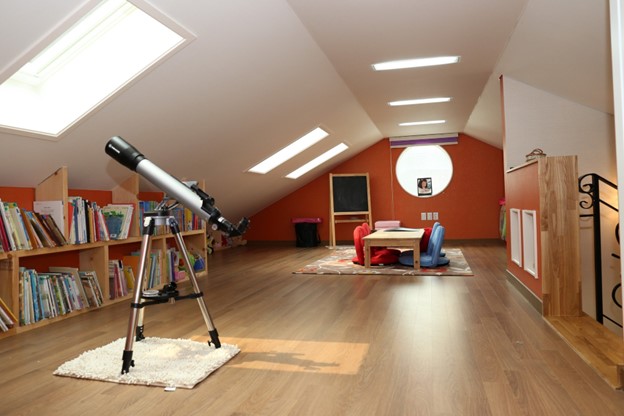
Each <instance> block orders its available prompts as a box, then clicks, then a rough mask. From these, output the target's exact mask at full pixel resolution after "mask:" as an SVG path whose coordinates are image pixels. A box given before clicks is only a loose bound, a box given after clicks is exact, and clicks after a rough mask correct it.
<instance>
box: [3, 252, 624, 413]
mask: <svg viewBox="0 0 624 416" xmlns="http://www.w3.org/2000/svg"><path fill="white" fill-rule="evenodd" d="M450 244H452V243H451V242H447V243H446V246H447V247H450V246H451V245H450ZM455 246H460V247H461V248H462V250H463V252H464V255H465V257H466V259H467V260H468V262H469V264H470V266H471V267H472V270H473V271H474V273H475V275H474V276H468V277H466V276H462V277H450V276H443V277H435V276H424V277H423V276H406V277H403V276H377V277H371V276H311V275H293V274H292V273H291V272H292V271H293V270H295V269H297V268H299V267H301V266H303V265H305V264H308V263H310V262H312V261H314V260H316V259H319V258H321V257H323V256H324V255H326V254H327V253H328V250H327V249H326V248H322V247H319V248H295V247H259V246H247V247H238V248H235V249H230V250H226V251H222V252H218V253H216V254H214V255H212V256H210V258H209V269H210V271H209V277H208V278H207V279H203V280H202V282H201V284H202V286H203V290H204V292H205V298H206V302H207V305H208V308H209V309H210V312H211V314H212V317H213V319H214V321H215V324H216V326H217V328H218V330H219V333H220V334H221V341H222V342H226V343H235V344H237V345H238V346H239V347H240V348H241V353H240V354H239V355H237V356H236V357H234V358H233V359H232V360H231V361H230V362H228V363H227V364H226V365H225V366H224V367H222V368H221V369H219V370H218V371H217V372H215V373H213V374H212V375H211V376H209V377H208V378H207V379H206V380H204V381H203V382H202V383H200V384H199V385H198V386H196V387H195V388H194V389H192V390H184V389H178V390H177V391H175V392H165V391H164V390H163V389H162V388H158V387H142V386H127V385H117V384H112V383H104V382H96V381H87V380H77V379H71V378H63V377H56V376H53V375H52V372H53V371H54V370H55V369H56V368H57V367H58V366H59V365H60V364H62V363H63V362H65V361H66V360H69V359H72V358H74V357H76V356H78V355H79V354H80V353H81V352H83V351H85V350H88V349H92V348H95V347H98V346H101V345H104V344H106V343H108V342H110V341H113V340H115V339H117V338H120V337H124V336H125V331H126V326H127V321H128V315H129V311H130V308H129V301H128V302H127V303H122V304H117V305H113V306H110V307H107V308H104V309H101V310H98V311H95V312H91V313H87V314H82V315H79V316H77V317H75V318H72V319H66V320H64V321H61V322H58V323H57V324H54V325H47V326H45V327H42V328H39V329H36V330H33V331H29V332H26V333H23V334H20V335H17V336H13V337H9V338H4V339H0V357H1V360H2V372H1V373H0V389H1V390H0V391H1V392H2V396H1V397H0V415H37V416H43V415H46V416H47V415H57V414H58V415H96V414H97V415H100V414H109V415H133V416H136V415H178V414H179V415H217V416H220V415H332V416H333V415H357V416H361V415H393V416H394V415H453V416H456V415H478V416H484V415H505V416H507V415H531V416H535V415H548V416H556V415H565V416H570V415H600V416H606V415H624V392H622V391H617V390H613V389H612V388H611V387H609V385H608V384H607V383H605V382H604V380H602V379H601V378H600V377H599V376H598V375H597V374H596V373H595V372H594V370H592V369H591V368H590V367H589V366H588V365H587V364H585V362H584V361H583V360H582V359H581V358H579V356H578V355H577V354H576V353H575V352H573V350H572V349H571V348H570V347H569V346H568V345H567V344H566V343H565V342H564V341H563V340H562V339H561V337H560V336H558V335H557V334H556V333H555V332H554V331H553V329H552V327H551V326H550V325H549V324H548V323H546V322H545V321H544V320H543V319H542V317H541V316H540V315H539V314H538V312H536V311H535V310H534V309H533V308H532V307H531V306H530V305H529V304H528V303H527V302H526V300H525V299H524V298H523V297H522V296H520V295H519V293H518V292H517V291H516V289H514V288H513V287H512V286H511V285H510V284H509V283H508V281H507V279H506V277H505V250H504V248H503V246H502V245H500V243H492V242H472V243H461V244H456V245H455ZM145 325H146V335H147V336H161V337H168V338H176V337H181V338H193V339H206V327H205V324H204V323H203V320H202V318H201V314H200V312H199V308H198V307H197V303H196V302H194V301H186V302H178V303H176V304H175V305H159V306H154V307H151V308H149V309H148V310H147V312H146V322H145ZM121 353H122V352H121V351H120V362H119V366H120V369H121ZM139 364H140V363H137V365H139Z"/></svg>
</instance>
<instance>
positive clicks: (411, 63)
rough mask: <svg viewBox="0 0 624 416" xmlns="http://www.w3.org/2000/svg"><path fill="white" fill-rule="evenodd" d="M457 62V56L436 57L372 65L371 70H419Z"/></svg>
mask: <svg viewBox="0 0 624 416" xmlns="http://www.w3.org/2000/svg"><path fill="white" fill-rule="evenodd" d="M457 62H459V56H436V57H433V58H417V59H404V60H401V61H389V62H380V63H378V64H373V68H374V69H375V71H387V70H390V69H404V68H420V67H423V66H435V65H447V64H456V63H457Z"/></svg>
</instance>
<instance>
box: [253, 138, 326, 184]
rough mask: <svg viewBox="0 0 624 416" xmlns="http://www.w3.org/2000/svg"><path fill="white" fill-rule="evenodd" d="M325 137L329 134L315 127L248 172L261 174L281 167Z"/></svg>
mask: <svg viewBox="0 0 624 416" xmlns="http://www.w3.org/2000/svg"><path fill="white" fill-rule="evenodd" d="M327 136H329V133H327V132H326V131H325V130H323V129H322V128H320V127H317V128H316V129H314V130H312V131H311V132H309V133H308V134H306V135H305V136H303V137H301V138H299V139H297V140H296V141H294V142H292V143H291V144H289V145H288V146H286V147H285V148H283V149H282V150H280V151H279V152H277V153H275V154H274V155H272V156H270V157H268V158H267V159H265V160H263V161H262V162H260V163H258V164H257V165H256V166H254V167H252V168H251V169H249V172H254V173H261V174H265V173H268V172H270V171H271V170H273V169H275V168H276V167H278V166H279V165H281V164H282V163H284V162H286V161H287V160H289V159H292V158H293V157H295V156H296V155H298V154H299V153H301V152H303V151H304V150H306V149H307V148H308V147H310V146H312V145H313V144H315V143H317V142H319V141H321V140H323V139H324V138H325V137H327Z"/></svg>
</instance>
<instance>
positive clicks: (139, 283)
mask: <svg viewBox="0 0 624 416" xmlns="http://www.w3.org/2000/svg"><path fill="white" fill-rule="evenodd" d="M153 233H154V219H153V218H151V217H146V218H145V221H144V225H143V240H142V241H141V252H140V260H139V270H138V274H139V275H138V276H137V280H136V282H134V294H133V298H132V303H131V304H130V308H131V312H130V319H129V320H128V332H127V334H126V345H125V348H124V352H123V357H122V360H123V365H122V367H121V374H126V373H128V372H130V367H134V360H133V359H132V346H133V345H134V334H135V328H136V329H137V341H139V339H138V337H139V335H140V336H141V337H142V338H141V339H143V338H144V337H143V308H142V307H141V294H142V292H143V285H144V281H143V279H144V277H145V269H146V265H147V258H148V255H149V252H150V249H151V246H152V240H151V237H152V234H153ZM137 323H138V325H140V326H139V327H138V328H137Z"/></svg>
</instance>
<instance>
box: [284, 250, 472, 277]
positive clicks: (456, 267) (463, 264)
mask: <svg viewBox="0 0 624 416" xmlns="http://www.w3.org/2000/svg"><path fill="white" fill-rule="evenodd" d="M444 251H445V252H446V257H448V258H449V260H450V262H449V264H448V266H443V267H436V268H425V267H423V268H421V269H420V270H414V268H413V267H410V266H403V265H402V264H392V265H388V266H371V268H370V269H367V268H366V267H364V266H360V265H359V264H354V263H353V261H352V260H351V259H352V258H353V257H355V248H353V247H350V248H336V249H334V250H332V254H330V255H329V256H327V257H324V258H322V259H320V260H317V261H315V262H314V263H312V264H308V265H307V266H304V267H302V268H301V269H299V270H296V271H294V272H293V273H295V274H344V275H353V274H368V275H403V276H472V275H473V274H472V270H471V269H470V265H469V264H468V262H467V261H466V259H465V258H464V255H463V253H462V251H461V249H459V248H444Z"/></svg>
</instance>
